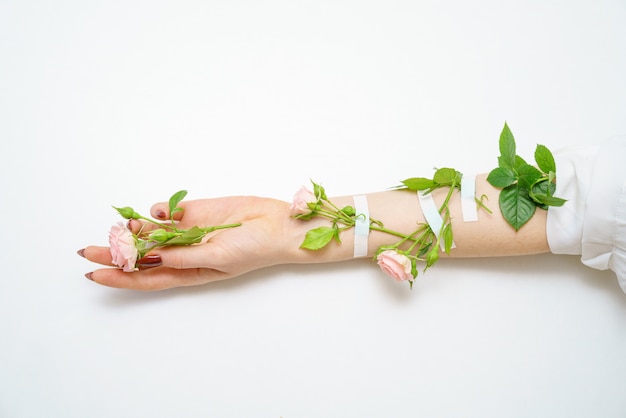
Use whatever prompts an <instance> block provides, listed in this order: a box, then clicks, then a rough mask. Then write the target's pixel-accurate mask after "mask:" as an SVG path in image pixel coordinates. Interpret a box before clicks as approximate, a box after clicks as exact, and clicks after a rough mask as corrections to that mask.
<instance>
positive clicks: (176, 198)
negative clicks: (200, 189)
mask: <svg viewBox="0 0 626 418" xmlns="http://www.w3.org/2000/svg"><path fill="white" fill-rule="evenodd" d="M185 196H187V190H180V191H178V192H176V193H174V194H173V195H172V197H170V201H169V209H170V216H171V215H172V214H173V213H175V212H179V211H180V209H178V210H176V208H177V207H178V204H179V203H180V202H181V201H182V200H183V199H184V198H185Z"/></svg>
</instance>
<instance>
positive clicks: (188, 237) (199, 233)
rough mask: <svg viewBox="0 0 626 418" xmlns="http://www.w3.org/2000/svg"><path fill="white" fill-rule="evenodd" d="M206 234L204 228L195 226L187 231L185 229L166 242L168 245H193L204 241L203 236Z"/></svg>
mask: <svg viewBox="0 0 626 418" xmlns="http://www.w3.org/2000/svg"><path fill="white" fill-rule="evenodd" d="M205 235H206V232H204V231H203V230H202V229H200V228H198V227H197V226H194V227H193V228H190V229H188V230H186V231H184V232H183V233H182V234H181V235H179V236H177V237H175V238H172V239H170V240H168V241H166V242H165V244H166V245H191V244H197V243H199V242H201V241H202V238H204V236H205Z"/></svg>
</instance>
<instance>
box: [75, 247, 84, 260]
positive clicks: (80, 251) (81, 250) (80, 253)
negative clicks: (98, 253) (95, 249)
mask: <svg viewBox="0 0 626 418" xmlns="http://www.w3.org/2000/svg"><path fill="white" fill-rule="evenodd" d="M76 254H78V255H79V256H81V257H83V258H84V257H85V249H84V248H81V249H80V250H78V251H76Z"/></svg>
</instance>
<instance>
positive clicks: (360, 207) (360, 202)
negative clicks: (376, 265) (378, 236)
mask: <svg viewBox="0 0 626 418" xmlns="http://www.w3.org/2000/svg"><path fill="white" fill-rule="evenodd" d="M352 199H353V200H354V211H355V212H356V219H355V220H354V256H355V257H363V256H366V255H367V240H368V238H369V234H370V213H369V208H368V205H367V197H366V196H363V195H359V196H353V197H352Z"/></svg>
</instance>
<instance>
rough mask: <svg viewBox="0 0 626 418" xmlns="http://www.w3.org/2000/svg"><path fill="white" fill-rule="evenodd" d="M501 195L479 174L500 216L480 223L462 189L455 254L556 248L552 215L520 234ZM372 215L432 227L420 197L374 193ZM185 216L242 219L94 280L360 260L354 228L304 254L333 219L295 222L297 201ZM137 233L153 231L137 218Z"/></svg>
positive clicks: (382, 241)
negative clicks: (308, 241)
mask: <svg viewBox="0 0 626 418" xmlns="http://www.w3.org/2000/svg"><path fill="white" fill-rule="evenodd" d="M446 193H447V191H446V190H444V189H440V190H435V191H434V192H433V197H434V199H435V202H437V203H439V202H441V201H442V200H443V199H444V195H445V194H446ZM498 194H499V190H498V189H495V188H494V187H492V186H491V185H490V184H489V183H488V182H487V181H486V175H481V176H478V177H477V180H476V195H477V196H482V195H484V196H486V199H485V204H486V205H487V206H488V207H489V209H491V211H492V212H493V213H491V214H490V213H488V212H487V211H485V210H481V209H479V211H478V221H476V222H464V221H463V220H462V216H461V205H460V202H459V199H460V198H459V195H458V192H455V193H454V194H453V196H452V198H451V201H450V205H449V206H450V210H451V217H452V221H451V222H452V228H453V231H454V241H455V244H456V248H455V249H453V250H452V251H451V253H450V257H495V256H505V255H525V254H534V253H542V252H547V251H549V248H548V244H547V238H546V212H545V211H543V210H538V211H537V213H536V214H535V216H534V217H533V218H532V219H531V220H530V221H529V222H528V223H527V224H526V225H524V227H522V229H520V230H519V231H518V232H515V231H514V230H513V228H511V226H510V225H508V224H507V223H506V221H505V220H504V218H503V216H502V214H501V213H500V211H499V209H498ZM331 200H332V201H333V202H334V203H336V204H337V206H339V207H342V206H345V205H352V204H353V203H352V197H351V196H343V197H337V198H332V199H331ZM367 200H368V203H369V212H370V215H371V217H372V218H375V219H378V220H380V221H381V222H383V223H384V225H385V227H386V228H388V229H392V230H395V231H399V232H402V233H405V234H409V233H411V232H412V231H413V230H415V227H416V225H417V224H418V223H423V222H424V217H423V215H422V211H421V208H420V205H419V201H418V199H417V196H416V194H415V193H414V192H410V191H406V190H400V191H384V192H378V193H371V194H368V195H367ZM180 206H181V207H182V208H183V211H182V212H178V213H176V214H175V215H174V217H175V219H177V220H178V221H179V227H181V228H190V227H192V226H195V225H198V226H208V225H219V224H229V223H238V222H241V223H242V225H241V226H239V227H237V228H231V229H225V230H220V231H216V232H214V233H213V235H212V236H210V240H209V241H208V242H206V243H203V244H197V245H192V246H184V247H160V248H157V249H154V250H153V251H151V252H149V253H148V254H147V257H146V259H145V260H143V261H144V264H145V265H146V267H144V268H140V269H139V271H135V272H132V273H125V272H123V271H122V270H120V269H118V268H111V267H109V268H101V269H98V270H95V271H93V272H91V273H88V274H87V276H88V277H89V278H90V279H92V280H93V281H95V282H97V283H100V284H103V285H106V286H112V287H121V288H130V289H141V290H158V289H165V288H171V287H178V286H191V285H199V284H204V283H208V282H212V281H216V280H223V279H228V278H232V277H235V276H239V275H241V274H244V273H247V272H249V271H252V270H257V269H261V268H264V267H268V266H272V265H279V264H291V263H324V262H336V261H342V260H348V259H351V258H353V236H354V234H353V231H352V230H347V231H344V232H342V233H341V240H342V242H341V244H339V243H335V242H331V243H330V244H329V245H328V246H326V247H325V248H323V249H321V250H317V251H311V250H305V249H301V248H299V247H300V244H301V243H302V240H303V239H304V236H305V234H306V232H307V231H308V230H310V229H312V228H314V227H316V226H321V225H326V224H328V223H329V221H327V220H325V219H322V218H313V219H311V220H309V221H303V220H298V219H294V218H293V217H292V213H291V210H290V204H289V203H287V202H284V201H279V200H275V199H270V198H261V197H225V198H216V199H202V200H195V201H188V202H182V203H180ZM151 215H152V216H153V217H154V218H155V219H160V220H165V219H168V218H169V213H168V205H167V203H157V204H155V205H154V206H153V207H152V209H151ZM130 225H131V229H133V230H134V231H137V230H139V228H142V227H143V228H149V227H150V226H149V224H148V225H144V224H142V223H140V222H139V221H136V220H134V221H131V223H130ZM394 239H395V238H394V237H392V236H390V235H388V234H386V233H384V232H378V231H372V232H371V233H370V235H369V245H368V248H369V254H368V256H372V255H373V254H374V253H375V251H376V249H377V248H378V247H379V246H381V245H386V244H389V243H392V242H394ZM81 253H82V255H83V256H84V257H86V258H87V259H89V260H90V261H93V262H96V263H99V264H102V265H105V266H111V254H110V251H109V248H108V247H97V246H89V247H86V248H85V249H84V250H81Z"/></svg>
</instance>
